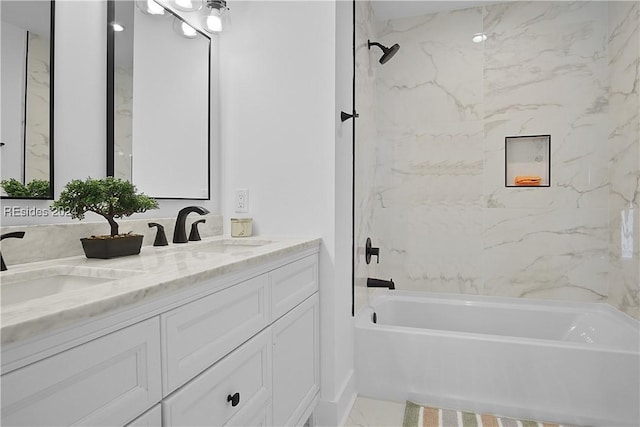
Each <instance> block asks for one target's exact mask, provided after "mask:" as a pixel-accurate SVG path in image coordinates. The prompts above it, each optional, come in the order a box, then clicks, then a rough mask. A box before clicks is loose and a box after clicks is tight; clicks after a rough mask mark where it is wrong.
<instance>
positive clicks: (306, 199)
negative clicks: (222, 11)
mask: <svg viewBox="0 0 640 427" xmlns="http://www.w3.org/2000/svg"><path fill="white" fill-rule="evenodd" d="M231 9H232V20H233V29H232V31H231V32H229V33H224V34H223V35H222V36H221V42H220V48H221V82H222V84H221V97H222V99H221V111H222V112H221V123H222V128H221V131H222V135H221V140H222V141H223V150H222V159H223V161H222V168H223V172H222V173H223V177H222V187H223V189H224V191H223V199H222V213H223V216H224V217H225V222H226V223H225V228H226V229H227V230H228V227H229V224H228V218H229V217H234V216H239V215H238V214H236V213H235V212H234V209H233V199H234V191H233V190H234V189H237V188H247V189H249V210H250V211H249V214H248V215H249V216H251V217H253V219H254V232H255V233H258V234H263V235H267V234H276V235H307V236H321V237H322V247H321V254H320V292H321V296H320V299H321V319H322V320H321V325H320V327H321V343H320V344H321V353H322V354H321V393H322V394H321V405H320V408H319V411H318V413H317V415H318V417H319V418H318V419H319V422H320V424H323V425H337V423H338V422H339V421H340V419H339V418H340V417H342V414H341V413H340V412H341V411H340V408H343V407H345V406H346V405H345V404H343V403H342V402H343V400H345V399H348V398H349V397H350V396H348V393H347V394H345V393H343V390H344V384H345V380H346V379H347V378H349V376H350V375H351V370H352V364H353V357H352V353H353V351H352V347H353V341H352V339H351V328H350V325H351V317H350V316H351V312H350V310H351V290H350V286H351V283H350V267H349V265H350V262H351V259H350V252H349V250H350V230H348V229H347V227H348V225H349V222H350V186H351V184H350V181H346V180H345V177H347V178H348V177H349V176H350V160H349V159H348V157H347V158H345V151H346V153H347V154H348V153H349V151H350V142H349V141H350V130H349V131H347V132H345V134H347V135H348V136H349V138H348V139H347V142H346V143H345V144H340V146H339V147H338V146H337V145H336V144H337V143H338V141H337V140H336V133H335V132H336V131H335V129H336V124H337V123H339V120H338V114H339V111H338V108H347V106H344V107H343V106H340V107H338V106H336V99H335V91H336V78H335V75H336V55H335V40H336V4H335V3H334V2H328V1H317V2H316V1H304V2H261V1H254V2H251V1H234V2H233V5H232V6H231ZM347 47H349V45H347ZM347 78H349V79H350V75H348V76H347ZM338 150H339V151H338ZM338 159H339V161H338ZM345 222H346V224H345ZM345 225H346V226H345ZM345 248H346V250H345ZM343 395H344V396H343Z"/></svg>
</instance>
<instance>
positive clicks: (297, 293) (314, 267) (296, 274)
mask: <svg viewBox="0 0 640 427" xmlns="http://www.w3.org/2000/svg"><path fill="white" fill-rule="evenodd" d="M270 275H271V301H273V310H272V316H271V319H272V320H276V319H278V318H279V317H280V316H282V315H283V314H285V313H286V312H287V311H289V310H291V309H292V308H293V307H295V306H296V305H298V304H300V303H301V302H302V301H304V300H305V299H307V298H308V297H309V296H310V295H311V294H313V293H314V292H316V291H317V290H318V255H311V256H308V257H306V258H302V259H301V260H298V261H295V262H292V263H291V264H287V265H284V266H282V267H280V268H278V269H276V270H274V271H272V272H271V273H270Z"/></svg>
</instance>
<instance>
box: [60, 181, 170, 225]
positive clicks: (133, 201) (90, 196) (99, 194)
mask: <svg viewBox="0 0 640 427" xmlns="http://www.w3.org/2000/svg"><path fill="white" fill-rule="evenodd" d="M136 191H137V190H136V187H135V186H134V185H133V184H131V183H130V182H129V181H125V180H122V179H119V178H114V177H107V178H104V179H91V178H87V179H86V180H84V181H82V180H79V179H74V180H73V181H71V182H69V183H68V184H67V185H66V186H65V188H64V190H63V191H62V193H60V196H59V197H58V200H56V201H54V202H53V204H52V205H51V209H52V210H54V211H61V212H65V213H68V214H70V215H71V218H74V219H79V220H82V219H84V215H85V213H87V212H94V213H97V214H98V215H101V216H102V217H104V218H105V219H106V220H107V221H108V222H109V224H110V225H111V235H112V236H115V235H117V234H118V224H117V223H116V222H115V219H116V218H124V217H127V216H131V215H133V214H134V213H142V212H146V211H147V210H149V209H157V208H158V202H156V201H155V200H154V199H152V198H150V197H148V196H146V195H144V194H136Z"/></svg>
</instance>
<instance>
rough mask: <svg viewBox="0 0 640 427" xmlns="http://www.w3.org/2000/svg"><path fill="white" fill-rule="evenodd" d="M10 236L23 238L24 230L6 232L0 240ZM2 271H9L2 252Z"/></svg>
mask: <svg viewBox="0 0 640 427" xmlns="http://www.w3.org/2000/svg"><path fill="white" fill-rule="evenodd" d="M10 237H14V238H16V239H22V238H23V237H24V231H13V232H11V233H6V234H2V235H0V240H4V239H7V238H10ZM0 264H2V265H0V271H7V266H6V264H5V263H4V258H2V254H1V253H0Z"/></svg>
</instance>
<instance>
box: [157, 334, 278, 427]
mask: <svg viewBox="0 0 640 427" xmlns="http://www.w3.org/2000/svg"><path fill="white" fill-rule="evenodd" d="M236 393H237V394H238V398H239V399H238V401H237V404H236V406H233V401H229V400H232V396H234V395H235V394H236ZM270 397H271V330H270V329H267V330H265V331H263V332H261V333H259V334H258V335H256V336H255V337H254V338H252V339H251V340H249V341H248V342H247V343H245V344H244V345H242V346H241V347H239V348H238V349H237V350H235V351H234V352H233V353H231V354H229V355H228V356H227V357H225V358H224V359H222V360H221V361H220V362H218V363H217V364H216V365H214V366H212V367H211V368H209V369H208V370H207V371H205V372H204V373H202V374H201V375H199V376H198V377H197V378H196V379H194V380H193V381H192V382H190V383H189V384H187V385H186V386H184V388H182V389H181V390H179V391H177V392H176V393H175V394H174V395H173V396H171V397H169V398H168V399H165V400H164V401H163V403H162V411H163V414H162V418H163V422H164V425H165V427H166V426H222V425H225V424H226V423H227V422H228V421H229V420H231V419H232V417H234V419H242V418H243V417H244V416H245V414H246V415H247V416H251V414H257V413H258V411H259V410H260V409H261V408H263V407H265V405H266V404H267V402H268V401H269V399H270ZM236 417H237V418H236Z"/></svg>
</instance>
